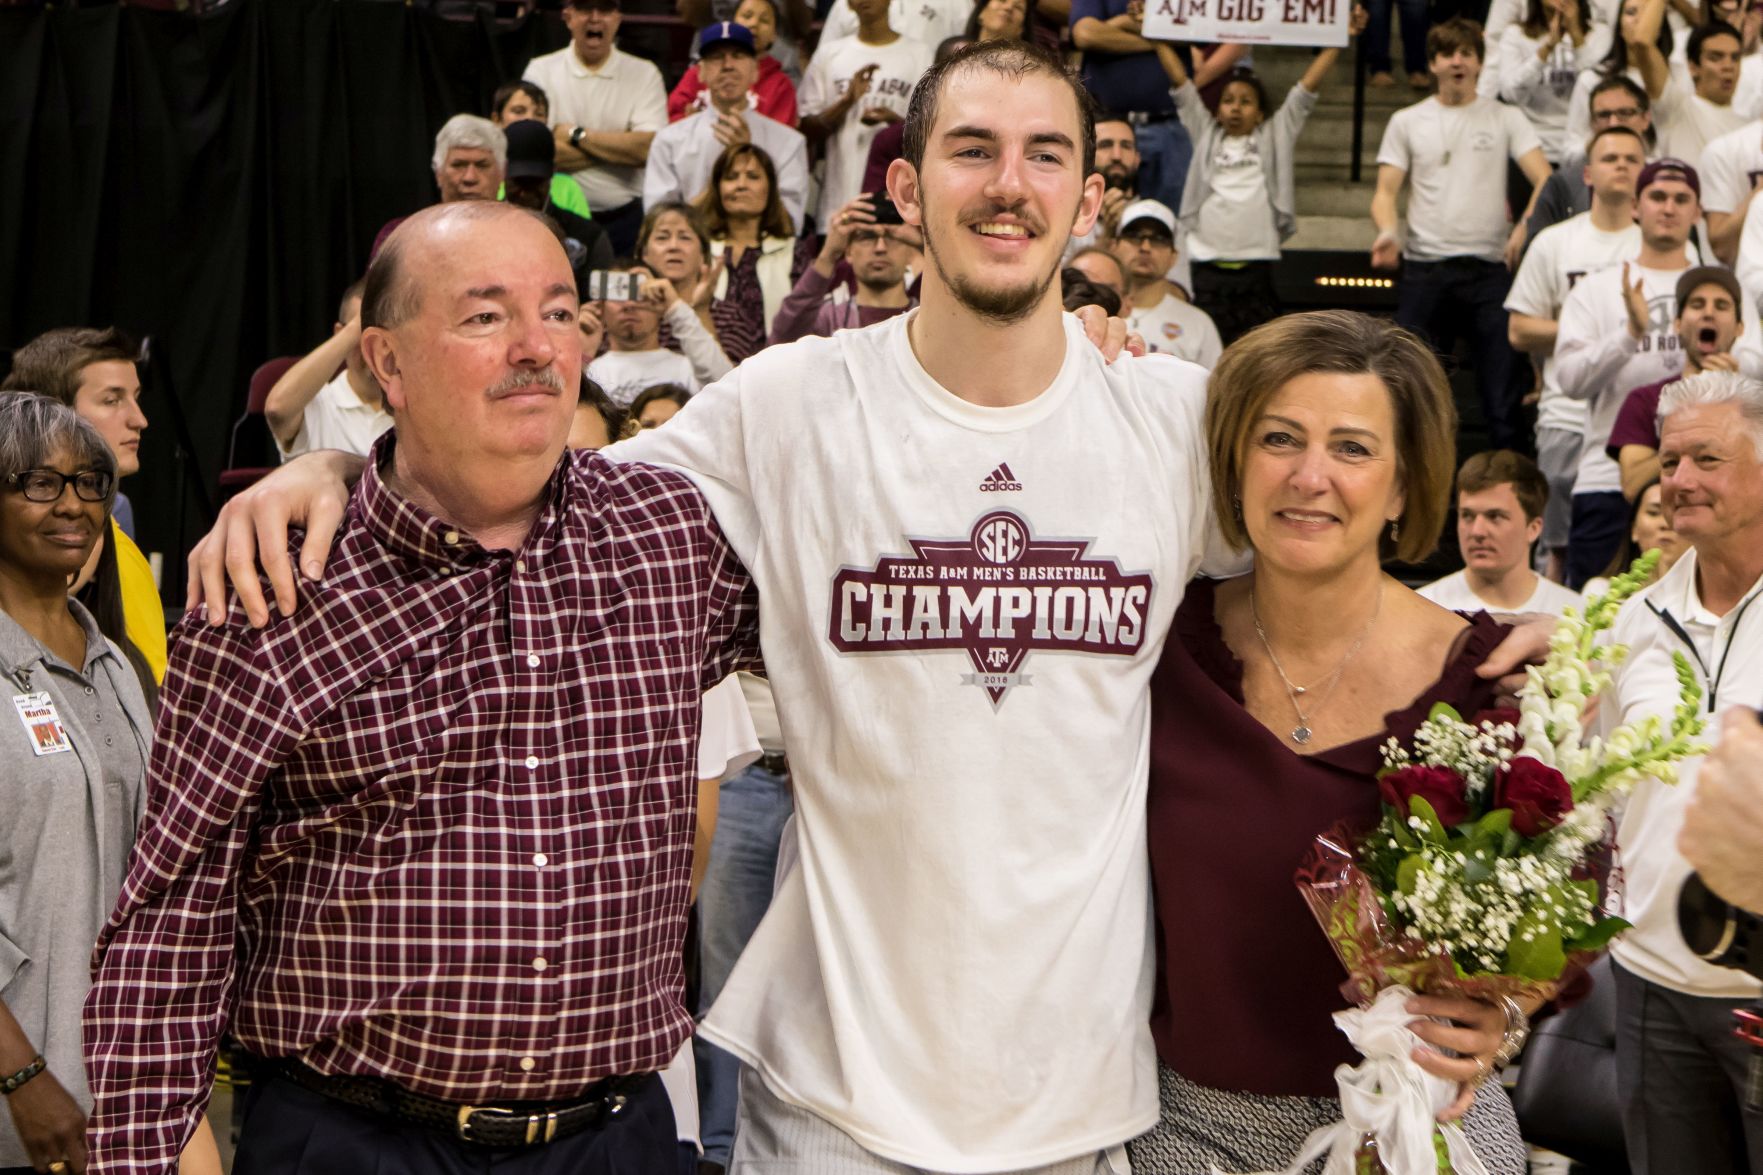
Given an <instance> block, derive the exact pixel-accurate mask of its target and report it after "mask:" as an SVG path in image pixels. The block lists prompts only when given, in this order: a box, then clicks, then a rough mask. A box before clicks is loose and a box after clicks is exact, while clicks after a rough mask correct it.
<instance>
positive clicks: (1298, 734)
mask: <svg viewBox="0 0 1763 1175" xmlns="http://www.w3.org/2000/svg"><path fill="white" fill-rule="evenodd" d="M1292 741H1293V742H1295V743H1297V744H1299V745H1300V746H1302V745H1303V744H1304V743H1307V742H1309V741H1310V728H1309V727H1308V726H1300V727H1298V728H1297V729H1295V730H1293V731H1292Z"/></svg>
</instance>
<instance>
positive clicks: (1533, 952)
mask: <svg viewBox="0 0 1763 1175" xmlns="http://www.w3.org/2000/svg"><path fill="white" fill-rule="evenodd" d="M1527 933H1528V934H1529V935H1530V936H1531V938H1530V941H1529V942H1526V941H1525V939H1524V936H1525V934H1527ZM1566 966H1567V953H1566V952H1565V951H1563V950H1562V949H1561V931H1560V929H1559V928H1558V927H1556V926H1555V925H1554V923H1553V921H1552V920H1551V919H1550V918H1548V917H1546V916H1545V915H1543V914H1542V913H1541V912H1539V911H1535V910H1533V911H1531V912H1530V913H1528V914H1526V915H1525V916H1524V917H1522V918H1520V919H1519V920H1518V925H1516V926H1514V927H1513V928H1512V945H1511V946H1510V947H1508V948H1507V950H1506V967H1507V971H1508V973H1509V974H1512V975H1516V976H1518V977H1519V978H1521V979H1558V978H1560V975H1561V972H1562V971H1563V970H1564V969H1565V968H1566Z"/></svg>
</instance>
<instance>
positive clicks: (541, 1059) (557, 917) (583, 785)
mask: <svg viewBox="0 0 1763 1175" xmlns="http://www.w3.org/2000/svg"><path fill="white" fill-rule="evenodd" d="M393 443H394V442H393V440H392V438H391V437H390V436H388V437H387V438H385V439H383V440H382V441H381V442H380V445H379V446H378V447H377V448H376V459H379V460H383V459H384V458H385V456H386V455H387V454H389V453H390V449H391V445H392V444H393ZM309 591H310V595H309V597H308V598H307V599H305V600H303V601H302V605H301V607H300V609H299V611H298V612H297V613H296V614H295V615H294V616H292V617H290V618H288V619H286V620H278V621H276V622H274V623H272V624H271V625H270V626H269V627H268V628H267V629H265V630H263V631H254V630H252V629H251V628H250V627H249V626H248V625H247V624H246V623H245V621H244V617H243V613H242V612H241V611H240V610H238V609H237V608H235V609H234V610H233V612H232V614H231V615H230V616H229V618H228V622H227V623H226V624H225V625H224V626H222V627H219V628H209V627H207V626H206V624H204V623H203V622H202V620H201V617H200V616H199V615H197V616H193V617H190V618H186V620H185V621H184V622H183V624H182V625H180V626H179V629H178V633H177V640H176V641H175V643H174V644H173V648H172V662H171V668H170V672H169V673H168V675H167V677H166V684H165V692H164V695H163V703H162V704H163V712H162V713H161V715H160V719H159V729H158V732H157V737H156V739H155V744H154V748H153V755H152V762H151V766H150V768H149V800H148V812H147V818H146V822H145V824H144V826H143V829H142V832H141V836H140V839H139V841H138V843H137V844H136V846H135V855H134V859H133V862H132V864H131V867H130V870H129V875H128V880H127V882H126V884H125V886H124V889H123V893H122V898H121V900H120V902H119V904H118V906H117V909H116V912H115V914H114V915H113V916H112V918H111V921H110V924H109V926H108V927H107V928H106V929H105V932H104V935H103V937H102V938H101V939H100V941H99V945H98V956H97V980H96V983H95V985H94V987H93V988H92V993H91V996H90V998H89V999H88V1001H87V1004H86V1014H85V1033H86V1042H85V1043H86V1059H87V1068H88V1071H89V1074H90V1078H91V1085H92V1090H93V1094H94V1097H95V1099H96V1106H95V1108H94V1111H93V1115H92V1119H91V1126H90V1135H89V1141H90V1144H91V1147H92V1164H93V1165H92V1170H93V1171H96V1172H115V1171H141V1172H148V1171H151V1172H168V1171H171V1170H173V1169H174V1167H175V1163H176V1159H177V1155H178V1152H179V1150H180V1149H181V1148H182V1145H183V1143H184V1141H185V1139H186V1138H187V1137H188V1136H189V1134H190V1132H191V1131H192V1130H193V1129H194V1124H195V1122H196V1119H197V1116H198V1114H199V1112H200V1110H201V1107H202V1104H203V1102H204V1100H205V1095H206V1092H207V1089H208V1085H209V1081H210V1072H211V1068H212V1065H213V1060H214V1051H215V1044H216V1041H217V1039H218V1038H219V1036H220V1034H221V1032H222V1031H223V1030H226V1029H230V1030H231V1032H232V1033H233V1035H234V1036H236V1037H237V1038H238V1039H239V1040H240V1042H241V1043H243V1044H244V1045H245V1046H246V1047H247V1048H249V1049H251V1050H252V1051H253V1052H255V1053H258V1054H261V1055H264V1056H269V1057H299V1058H301V1059H302V1060H304V1061H305V1062H306V1063H307V1064H309V1065H311V1066H312V1067H314V1068H316V1069H318V1070H320V1071H322V1072H328V1073H357V1074H367V1075H371V1076H375V1077H382V1078H385V1079H388V1080H390V1081H393V1082H396V1083H397V1084H399V1085H401V1086H403V1087H405V1088H407V1089H410V1090H414V1091H416V1092H419V1093H422V1094H427V1095H429V1096H431V1097H437V1098H443V1099H446V1100H448V1101H456V1102H478V1103H482V1102H495V1101H510V1100H522V1101H530V1100H562V1099H567V1098H570V1097H572V1096H574V1095H576V1094H578V1093H579V1092H580V1091H581V1090H582V1089H583V1088H584V1087H586V1086H587V1085H589V1084H591V1083H592V1082H594V1081H596V1080H598V1079H600V1078H602V1077H605V1076H607V1075H609V1074H615V1073H640V1072H647V1071H651V1070H655V1069H658V1068H660V1067H662V1066H663V1065H665V1064H666V1063H667V1061H668V1060H669V1059H670V1058H671V1057H672V1056H673V1054H674V1052H675V1050H677V1049H678V1047H679V1044H680V1042H681V1041H682V1040H683V1039H684V1038H685V1037H686V1036H687V1035H688V1033H689V1032H690V1031H691V1027H692V1020H691V1017H690V1016H689V1015H688V1014H687V1012H686V1010H685V1008H684V1007H683V1006H682V1005H681V997H682V994H683V977H682V974H681V968H680V943H681V938H682V935H683V933H684V928H685V911H686V902H687V887H688V884H689V874H690V857H691V846H692V829H693V822H694V820H695V818H696V808H695V799H696V791H695V781H694V779H693V776H694V774H695V770H694V769H695V766H696V763H695V760H694V752H695V748H696V744H697V738H698V713H699V705H698V700H699V696H700V693H701V691H702V690H703V689H704V688H705V687H707V686H709V685H711V684H713V683H714V682H716V681H717V680H719V679H720V678H722V677H723V676H724V675H725V674H726V673H727V672H728V671H729V670H730V669H732V668H734V667H736V666H739V665H748V664H751V663H753V662H755V661H756V660H757V597H756V595H755V594H754V591H753V588H752V585H751V583H750V581H749V580H748V578H747V574H746V572H745V570H744V569H743V568H742V567H741V566H740V564H739V563H738V562H737V560H736V558H735V556H734V554H733V553H732V552H731V551H730V549H729V547H728V545H727V543H726V542H725V541H724V539H723V537H722V533H721V531H720V530H719V529H718V528H717V526H716V523H715V521H714V520H713V519H712V517H711V514H710V508H709V506H708V504H707V503H706V502H705V501H704V499H703V497H702V496H701V495H700V494H699V493H698V491H697V490H696V489H694V488H693V487H692V485H691V484H690V482H688V481H687V480H686V479H685V478H684V477H682V476H680V475H679V474H676V473H671V472H668V471H664V470H658V469H654V468H651V467H646V466H641V465H614V464H612V463H611V462H609V461H607V460H606V459H605V458H603V457H599V456H597V455H591V454H580V455H575V456H569V457H565V458H564V460H563V461H562V462H561V463H560V465H559V468H558V471H557V473H556V474H555V475H554V477H553V479H552V482H551V484H550V487H549V491H548V498H547V503H546V506H545V509H544V511H543V514H542V516H541V517H540V518H539V520H538V522H537V524H536V525H535V526H534V527H533V530H532V532H531V534H530V535H529V536H528V537H527V539H526V541H525V543H524V544H523V545H522V546H521V548H520V549H519V550H517V551H488V550H485V549H484V548H482V547H480V546H478V545H477V544H476V543H474V542H473V541H472V540H471V539H470V537H468V536H466V535H464V534H462V533H459V532H457V531H456V530H454V529H452V528H451V527H450V526H449V525H448V524H446V523H444V522H442V521H440V520H439V519H436V518H435V517H433V516H432V515H429V514H426V513H424V512H423V511H422V510H420V509H418V508H417V507H415V506H414V505H412V504H411V503H410V502H408V501H407V500H405V499H403V498H401V497H399V496H398V495H397V494H395V493H393V492H392V491H391V490H389V489H388V488H387V487H386V486H385V484H384V483H383V482H382V481H381V480H380V479H379V477H378V476H377V475H376V474H375V473H374V472H373V470H372V468H371V467H370V469H369V471H368V473H367V475H366V476H365V477H364V478H363V479H362V481H361V484H360V485H359V486H358V487H357V489H356V492H355V497H354V500H353V502H352V504H351V506H350V510H349V514H348V517H347V519H346V521H345V524H344V527H343V531H342V533H341V535H340V536H339V540H338V543H337V547H336V553H335V555H334V556H333V558H332V560H331V564H330V567H329V568H328V569H327V571H326V578H325V581H324V583H323V584H322V585H319V586H317V587H314V588H309Z"/></svg>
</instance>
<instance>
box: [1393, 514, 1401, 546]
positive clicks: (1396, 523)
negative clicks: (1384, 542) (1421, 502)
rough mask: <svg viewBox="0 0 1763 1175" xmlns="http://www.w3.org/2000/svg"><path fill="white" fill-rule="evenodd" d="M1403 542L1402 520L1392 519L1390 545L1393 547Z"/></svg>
mask: <svg viewBox="0 0 1763 1175" xmlns="http://www.w3.org/2000/svg"><path fill="white" fill-rule="evenodd" d="M1401 541H1402V520H1401V519H1399V518H1392V519H1390V545H1391V546H1392V547H1393V546H1395V545H1396V544H1397V543H1400V542H1401Z"/></svg>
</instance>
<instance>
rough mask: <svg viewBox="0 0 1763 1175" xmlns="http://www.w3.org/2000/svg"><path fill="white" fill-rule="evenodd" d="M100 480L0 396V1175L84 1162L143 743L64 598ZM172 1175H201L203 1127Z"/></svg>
mask: <svg viewBox="0 0 1763 1175" xmlns="http://www.w3.org/2000/svg"><path fill="white" fill-rule="evenodd" d="M116 478H117V458H116V455H115V454H114V453H113V452H112V451H111V448H110V446H109V444H108V443H107V442H106V441H105V439H104V438H103V437H102V436H101V435H99V433H98V431H97V429H96V428H94V427H93V426H92V425H91V424H90V423H88V422H87V421H85V420H84V419H82V418H81V417H80V416H79V415H78V414H76V413H75V412H74V410H73V409H72V408H69V407H67V406H65V405H63V404H61V403H59V402H57V401H56V400H53V399H51V398H49V397H47V396H40V395H36V394H35V393H32V392H29V391H9V392H5V393H0V677H4V678H5V680H6V683H7V685H8V686H9V687H10V692H11V693H12V695H13V704H14V706H15V707H16V708H17V710H18V713H17V715H16V717H17V719H18V721H16V722H4V723H0V762H4V763H5V764H6V768H5V770H4V771H0V812H4V813H5V814H6V818H5V819H4V820H0V1093H3V1094H4V1096H5V1102H6V1110H7V1113H6V1114H5V1115H0V1171H8V1172H11V1171H17V1170H32V1169H34V1170H36V1171H50V1172H78V1171H83V1170H85V1166H86V1149H85V1126H86V1115H87V1113H88V1112H89V1111H90V1109H91V1104H92V1099H91V1094H90V1092H89V1091H88V1089H87V1087H86V1075H85V1064H84V1059H83V1056H82V1052H81V1035H80V1031H81V1030H80V1013H81V1009H82V1007H83V1006H84V1004H85V999H86V992H87V990H88V989H89V988H90V987H91V977H90V976H91V973H90V966H91V957H92V944H93V943H95V942H96V941H98V931H99V930H100V929H101V928H102V927H103V925H104V920H105V918H106V917H108V916H109V914H110V910H111V907H112V906H114V905H115V904H116V899H117V895H118V894H119V893H121V892H122V883H123V876H124V874H125V872H126V870H127V868H128V861H129V854H130V851H131V850H132V848H133V846H134V841H135V827H136V825H137V823H138V822H139V821H140V818H141V813H142V811H143V810H144V807H145V802H146V780H147V753H148V748H149V747H150V746H151V744H152V740H153V719H152V716H151V714H150V711H149V708H148V703H147V695H146V693H145V692H144V691H143V689H142V685H141V678H140V677H139V676H138V674H137V671H136V669H135V668H134V667H133V666H131V665H130V663H129V661H128V660H127V659H126V658H125V657H124V656H123V652H122V649H121V648H120V647H119V646H118V645H117V644H116V642H115V641H113V640H111V639H110V638H108V637H106V636H105V635H104V633H103V632H101V631H100V630H99V628H98V622H97V621H96V620H95V619H93V617H92V614H91V613H90V612H88V611H87V610H86V609H85V607H84V606H82V605H81V604H80V603H79V601H77V600H74V599H72V598H70V597H69V596H68V594H67V585H68V581H69V580H70V579H72V578H73V577H74V576H75V575H76V574H77V573H78V572H79V571H80V569H81V567H83V566H84V565H85V563H86V560H87V558H88V557H89V556H90V555H91V553H92V550H93V549H94V548H95V547H96V545H97V544H98V543H99V541H100V540H101V539H102V538H103V536H104V535H105V533H106V531H107V530H108V528H109V526H110V513H111V509H112V507H113V506H114V504H115V502H116ZM149 680H150V679H149ZM181 1170H182V1171H183V1172H184V1173H185V1175H219V1171H220V1157H219V1154H218V1152H217V1151H216V1149H215V1145H214V1136H213V1134H212V1133H211V1132H210V1131H209V1129H208V1127H207V1124H206V1122H204V1123H202V1124H201V1125H200V1126H199V1127H198V1130H197V1132H196V1135H195V1137H194V1138H193V1139H192V1140H191V1143H190V1145H189V1147H188V1148H187V1150H186V1152H185V1156H184V1160H183V1162H182V1164H181Z"/></svg>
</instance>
